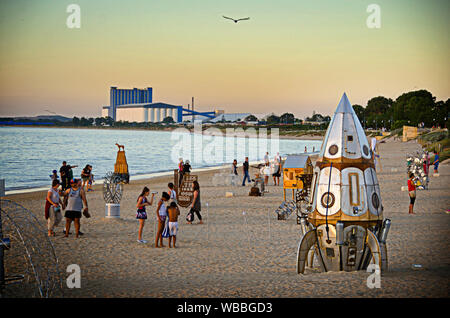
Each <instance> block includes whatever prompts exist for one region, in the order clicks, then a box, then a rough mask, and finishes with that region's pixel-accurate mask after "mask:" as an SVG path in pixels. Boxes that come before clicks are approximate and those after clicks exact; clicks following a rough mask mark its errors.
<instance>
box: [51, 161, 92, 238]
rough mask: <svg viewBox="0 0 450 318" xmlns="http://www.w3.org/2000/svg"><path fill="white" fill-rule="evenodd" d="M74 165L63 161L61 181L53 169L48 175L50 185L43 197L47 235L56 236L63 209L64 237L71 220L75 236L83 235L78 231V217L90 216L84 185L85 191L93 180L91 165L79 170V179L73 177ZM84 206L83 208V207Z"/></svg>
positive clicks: (66, 234)
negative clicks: (64, 220)
mask: <svg viewBox="0 0 450 318" xmlns="http://www.w3.org/2000/svg"><path fill="white" fill-rule="evenodd" d="M76 167H77V166H76V165H72V166H71V165H68V164H67V162H66V161H63V163H62V166H61V168H60V170H59V171H60V176H61V181H60V179H59V178H58V175H57V171H56V170H53V174H52V175H51V176H50V177H51V179H52V186H51V188H50V190H48V192H47V197H46V198H45V211H44V215H45V219H46V220H47V231H48V236H56V233H55V227H57V226H58V225H59V224H60V223H61V221H62V219H63V214H62V211H63V210H64V211H65V212H64V217H65V218H66V225H65V229H64V230H63V234H64V237H68V236H69V234H71V232H70V228H71V224H72V222H73V223H74V226H75V237H77V238H78V237H79V236H81V235H83V233H82V232H81V231H80V227H81V225H80V219H81V216H82V215H84V216H85V217H86V218H89V217H90V214H89V209H88V202H87V196H86V192H85V191H84V187H85V186H86V185H87V191H93V190H91V189H90V186H91V185H92V181H93V174H92V166H91V165H86V167H85V168H84V169H83V170H82V172H81V179H74V178H73V171H72V168H76ZM83 207H84V208H83Z"/></svg>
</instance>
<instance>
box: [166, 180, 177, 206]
mask: <svg viewBox="0 0 450 318" xmlns="http://www.w3.org/2000/svg"><path fill="white" fill-rule="evenodd" d="M167 187H168V188H169V195H170V201H169V203H172V202H175V203H178V201H177V192H176V191H175V189H174V185H173V183H172V182H169V184H167Z"/></svg>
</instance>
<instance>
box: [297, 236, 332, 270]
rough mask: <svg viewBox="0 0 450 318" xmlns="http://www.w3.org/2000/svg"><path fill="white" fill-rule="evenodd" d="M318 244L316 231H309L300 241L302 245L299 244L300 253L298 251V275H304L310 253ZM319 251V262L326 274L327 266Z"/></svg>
mask: <svg viewBox="0 0 450 318" xmlns="http://www.w3.org/2000/svg"><path fill="white" fill-rule="evenodd" d="M316 243H317V233H316V230H315V229H314V230H311V231H308V232H307V233H306V234H305V235H304V236H303V237H302V239H301V240H300V243H299V244H298V251H297V273H298V274H303V273H304V271H305V265H306V262H307V258H308V253H309V251H310V250H311V248H313V247H314V245H315V244H316ZM317 250H318V255H317V256H318V257H317V258H318V260H319V265H320V268H321V269H322V271H325V272H326V269H325V265H324V263H323V260H322V256H321V254H320V249H317Z"/></svg>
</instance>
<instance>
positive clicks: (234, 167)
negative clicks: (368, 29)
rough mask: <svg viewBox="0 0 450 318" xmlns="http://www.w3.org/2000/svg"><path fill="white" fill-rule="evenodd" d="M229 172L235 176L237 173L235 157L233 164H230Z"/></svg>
mask: <svg viewBox="0 0 450 318" xmlns="http://www.w3.org/2000/svg"><path fill="white" fill-rule="evenodd" d="M231 174H234V175H235V176H237V175H238V172H237V160H236V159H234V160H233V164H232V165H231Z"/></svg>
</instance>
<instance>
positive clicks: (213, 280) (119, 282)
mask: <svg viewBox="0 0 450 318" xmlns="http://www.w3.org/2000/svg"><path fill="white" fill-rule="evenodd" d="M379 147H380V154H381V160H382V171H379V169H378V171H379V172H378V178H379V181H380V186H381V193H382V202H383V206H384V209H385V210H384V216H385V217H387V218H390V219H391V220H392V227H391V231H390V233H389V237H388V241H387V248H388V257H389V270H388V272H386V273H384V274H383V275H382V277H381V288H379V289H370V288H368V287H367V284H366V281H367V277H368V276H369V273H366V272H364V271H360V272H350V273H345V272H328V273H320V272H318V271H316V270H308V271H307V272H306V274H304V275H298V274H297V273H296V252H297V245H298V242H299V240H300V236H299V226H298V225H297V224H296V220H295V215H291V217H290V218H289V219H288V220H286V221H278V220H277V218H276V214H275V209H276V208H277V207H278V206H279V205H280V204H281V202H282V199H283V197H282V187H275V186H273V185H272V184H273V182H272V180H270V185H269V187H268V190H269V193H266V195H265V196H263V197H249V196H248V192H249V190H250V187H249V186H246V187H242V186H235V187H233V186H213V184H212V179H213V175H214V174H215V173H218V172H217V171H209V172H200V173H199V174H198V175H199V181H200V185H201V193H202V212H201V213H202V215H203V221H204V222H205V223H204V224H203V225H199V224H197V222H198V220H197V219H196V221H195V222H194V223H195V224H193V225H188V224H186V221H185V216H186V214H187V212H188V210H187V209H182V212H181V217H180V222H179V223H180V227H179V235H178V238H177V240H178V241H177V245H178V248H177V249H169V248H167V240H165V244H166V247H165V248H160V249H156V248H154V247H153V242H154V230H155V227H154V225H155V223H154V220H155V209H156V208H155V206H153V207H150V208H148V211H150V213H149V219H148V220H147V222H146V225H145V228H144V239H147V240H148V241H149V243H148V244H139V243H137V242H136V239H137V230H138V223H137V220H136V219H135V211H136V208H135V204H136V199H137V196H138V195H139V193H140V191H141V189H142V188H143V186H144V185H146V186H148V187H149V188H150V189H151V190H152V191H153V190H156V191H159V194H161V192H162V191H166V185H167V183H168V182H169V181H171V178H169V177H157V178H153V179H147V180H139V181H132V183H131V184H129V185H126V186H125V191H124V195H123V199H122V202H121V219H107V218H105V217H104V215H105V212H104V206H105V204H104V201H103V198H102V193H101V188H100V187H99V186H96V187H95V188H94V189H95V190H96V191H95V192H89V193H88V202H89V208H90V213H91V214H92V218H90V219H86V218H82V220H81V223H82V231H83V232H84V233H85V235H84V236H82V237H81V238H78V239H76V238H75V237H74V235H71V236H70V237H69V238H64V237H63V234H62V226H61V225H60V226H59V227H58V228H57V237H55V238H52V242H53V244H54V245H55V248H56V252H57V255H58V258H59V260H60V263H61V265H62V269H63V274H64V275H65V273H64V272H65V268H66V267H67V266H68V265H70V264H78V265H79V266H80V267H81V288H80V289H68V288H65V289H64V293H65V294H64V296H65V297H448V296H449V281H450V278H449V277H450V255H449V249H450V243H449V240H448V237H449V234H450V230H449V229H450V227H449V225H450V215H449V214H447V213H446V210H447V209H448V208H449V207H450V191H449V181H450V180H449V179H450V169H449V166H448V165H441V166H440V176H439V177H433V176H432V175H431V176H430V179H431V181H430V185H429V190H428V191H418V193H417V200H416V205H415V212H416V213H417V214H416V215H408V213H407V211H408V204H409V198H408V194H407V192H405V191H404V192H402V191H401V187H402V186H403V185H406V180H407V178H406V164H405V158H406V154H407V153H412V152H414V151H416V150H418V149H420V145H419V144H417V143H416V142H415V141H410V142H407V143H401V142H399V141H394V140H389V141H387V142H386V143H383V144H380V145H379ZM194 172H195V171H194ZM226 172H228V169H227V171H226ZM239 173H240V175H242V172H241V171H240V170H239ZM226 192H233V194H234V196H233V197H229V198H226V197H225V193H226ZM44 197H45V193H44V192H34V193H28V194H18V195H11V196H8V199H11V200H14V201H16V202H18V203H20V204H22V205H23V206H24V207H26V208H29V209H31V210H32V211H33V212H34V213H36V214H37V215H38V216H39V217H40V218H41V219H42V220H44V219H43V202H44ZM206 203H208V205H209V206H208V207H206ZM72 231H73V229H72ZM412 264H421V265H422V266H423V269H421V270H415V269H413V268H412Z"/></svg>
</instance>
